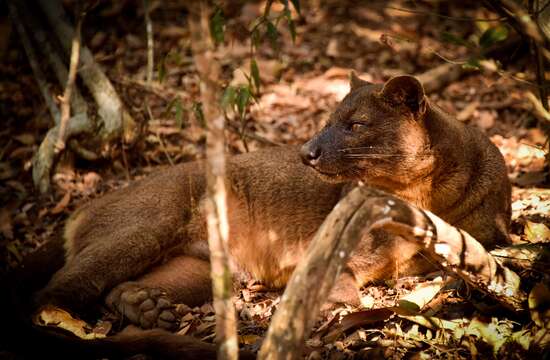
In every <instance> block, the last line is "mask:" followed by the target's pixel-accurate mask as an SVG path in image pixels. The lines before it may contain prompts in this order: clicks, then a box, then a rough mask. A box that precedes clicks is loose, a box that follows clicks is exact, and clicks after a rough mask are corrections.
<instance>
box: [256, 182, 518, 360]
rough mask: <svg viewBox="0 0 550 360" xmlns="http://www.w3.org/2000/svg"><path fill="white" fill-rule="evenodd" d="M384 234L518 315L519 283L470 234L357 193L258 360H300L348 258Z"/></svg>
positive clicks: (338, 214) (314, 249) (317, 242)
mask: <svg viewBox="0 0 550 360" xmlns="http://www.w3.org/2000/svg"><path fill="white" fill-rule="evenodd" d="M373 229H384V230H386V231H388V232H391V233H394V234H396V235H400V236H402V237H403V238H405V239H407V240H409V241H414V242H416V243H418V244H419V245H421V246H422V247H423V248H424V249H425V252H426V253H427V254H428V255H429V256H430V257H431V258H433V259H434V260H435V261H437V262H438V263H440V264H441V266H442V267H443V268H444V269H446V270H448V271H450V272H452V273H453V274H456V275H458V276H460V277H461V278H463V279H464V280H465V281H467V282H468V283H469V284H471V285H472V286H473V287H475V288H477V289H479V290H481V291H483V292H485V293H487V294H489V295H491V296H492V297H493V298H494V299H496V300H497V301H499V302H500V303H501V304H502V305H504V306H505V307H507V308H510V309H513V310H522V309H523V304H524V302H525V299H526V296H525V293H523V292H522V291H521V290H520V288H519V284H520V279H519V277H518V276H517V275H516V274H515V273H514V272H513V271H511V270H510V269H508V268H507V267H505V266H503V265H502V264H501V263H500V262H499V261H497V260H496V259H495V257H493V256H492V255H491V254H490V253H488V252H487V251H486V250H485V249H484V248H483V246H482V245H481V244H480V243H479V242H478V241H477V240H475V239H474V238H473V237H472V236H470V235H469V234H468V233H466V232H464V231H462V230H459V229H457V228H455V227H453V226H451V225H449V224H447V223H446V222H444V221H443V220H441V219H440V218H439V217H437V216H436V215H434V214H432V213H430V212H428V211H423V210H420V209H418V208H416V207H415V206H413V205H411V204H408V203H407V202H405V201H403V200H401V199H398V198H396V197H394V196H391V195H389V194H386V193H384V192H381V191H378V190H373V189H368V188H365V187H358V188H356V189H354V190H353V191H351V192H350V193H349V194H348V195H347V196H346V197H344V198H343V199H342V200H341V201H340V202H339V203H338V205H336V207H335V208H334V209H333V211H332V212H331V213H330V214H329V216H328V217H327V218H326V219H325V221H324V223H323V225H322V226H321V228H320V229H319V231H318V232H317V234H316V235H315V238H314V239H313V241H312V243H311V244H310V247H309V249H308V252H307V256H306V258H305V259H304V260H303V261H302V262H301V263H300V264H299V265H298V266H297V267H296V270H295V271H294V273H293V274H292V277H291V279H290V281H289V283H288V285H287V288H286V290H285V292H284V294H283V296H282V298H281V303H280V305H279V308H278V309H277V311H276V313H275V315H274V316H273V319H272V323H271V326H270V327H269V330H268V333H267V336H266V339H265V340H264V343H263V346H262V348H261V350H260V352H259V354H258V358H259V359H298V358H301V352H302V347H303V344H304V340H305V338H306V337H307V336H308V335H309V332H310V331H311V328H312V327H313V325H314V322H315V320H316V317H317V314H318V312H319V309H320V306H321V305H322V302H323V301H324V299H326V297H327V295H328V293H329V291H330V289H331V288H332V285H333V284H334V281H335V279H336V277H337V276H338V274H339V272H340V270H341V269H342V268H343V267H344V266H345V264H346V261H347V259H348V257H349V254H350V252H351V251H352V250H353V249H354V247H355V246H356V245H357V243H358V242H359V241H360V239H361V238H362V235H364V234H365V233H366V232H368V231H371V230H373Z"/></svg>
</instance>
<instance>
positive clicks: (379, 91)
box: [301, 73, 429, 185]
mask: <svg viewBox="0 0 550 360" xmlns="http://www.w3.org/2000/svg"><path fill="white" fill-rule="evenodd" d="M350 88H351V89H350V92H349V94H348V95H346V97H345V98H344V99H343V100H342V102H341V103H340V104H339V105H338V107H337V108H336V110H335V111H334V112H333V113H332V114H331V116H330V118H329V120H328V123H327V124H326V126H325V127H324V128H323V129H322V130H321V131H320V132H319V133H317V134H316V135H315V136H314V137H313V138H312V139H311V140H309V141H308V142H307V143H305V144H304V145H303V146H302V148H301V157H302V161H303V162H304V164H306V165H308V166H311V167H312V168H314V169H315V170H316V171H317V172H318V173H319V175H320V176H321V177H322V178H323V179H325V180H327V181H332V182H340V181H349V180H365V181H368V182H369V183H371V184H373V185H376V184H378V183H384V184H386V183H387V182H388V181H391V179H392V178H396V177H399V176H401V177H403V176H406V177H408V175H407V173H409V172H410V171H412V170H414V168H413V167H414V165H415V163H416V162H417V161H418V160H419V159H421V158H423V157H426V156H428V155H427V154H426V151H427V150H429V149H428V148H429V145H428V144H429V141H428V137H427V132H426V128H425V124H424V117H425V116H424V115H425V113H426V110H427V107H428V103H427V100H426V97H425V95H424V89H423V87H422V84H421V83H420V82H419V81H418V80H417V79H416V78H414V77H412V76H397V77H394V78H392V79H390V80H388V81H387V82H386V83H385V84H372V83H369V82H367V81H364V80H361V79H359V78H358V77H357V76H356V75H355V73H352V74H351V81H350ZM397 182H398V183H401V182H402V181H399V179H397Z"/></svg>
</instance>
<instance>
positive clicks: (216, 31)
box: [210, 8, 225, 45]
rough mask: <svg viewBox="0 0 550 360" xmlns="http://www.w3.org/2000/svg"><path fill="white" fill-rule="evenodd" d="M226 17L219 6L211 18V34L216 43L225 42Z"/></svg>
mask: <svg viewBox="0 0 550 360" xmlns="http://www.w3.org/2000/svg"><path fill="white" fill-rule="evenodd" d="M224 25H225V19H224V17H223V11H222V9H221V8H217V9H216V11H215V12H214V15H213V16H212V18H210V34H211V35H212V39H213V40H214V43H215V44H216V45H218V44H221V43H223V41H224V31H223V27H224Z"/></svg>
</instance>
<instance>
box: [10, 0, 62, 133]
mask: <svg viewBox="0 0 550 360" xmlns="http://www.w3.org/2000/svg"><path fill="white" fill-rule="evenodd" d="M7 3H8V7H9V11H10V15H11V18H12V20H13V24H15V27H16V28H17V32H18V33H19V37H20V39H21V43H22V44H23V48H24V49H25V52H26V53H27V58H28V59H29V64H30V65H31V69H32V72H33V74H34V78H35V79H36V82H37V84H38V88H39V89H40V92H41V93H42V97H43V98H44V101H45V102H46V106H47V107H48V110H49V112H50V115H51V117H52V119H53V120H54V121H55V122H56V123H57V122H58V121H59V119H60V116H61V115H60V113H59V109H58V107H57V105H56V104H55V103H54V101H53V98H52V95H51V94H50V91H49V90H48V84H47V83H46V77H45V76H44V73H43V72H42V69H41V68H40V66H39V65H38V61H37V60H36V59H37V57H36V53H35V52H34V48H33V47H32V43H31V40H30V39H29V36H28V35H27V31H26V30H25V26H24V25H23V22H22V21H21V18H20V16H19V11H18V9H17V5H16V4H17V3H18V0H10V1H8V2H7Z"/></svg>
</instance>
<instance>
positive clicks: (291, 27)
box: [284, 7, 296, 43]
mask: <svg viewBox="0 0 550 360" xmlns="http://www.w3.org/2000/svg"><path fill="white" fill-rule="evenodd" d="M284 13H285V17H286V21H287V22H288V30H289V31H290V36H292V42H293V43H295V42H296V25H295V24H294V20H292V14H291V13H290V9H289V8H288V7H285V10H284Z"/></svg>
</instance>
